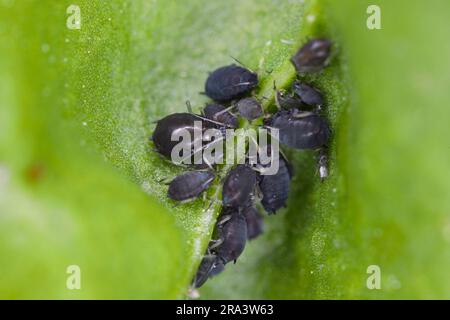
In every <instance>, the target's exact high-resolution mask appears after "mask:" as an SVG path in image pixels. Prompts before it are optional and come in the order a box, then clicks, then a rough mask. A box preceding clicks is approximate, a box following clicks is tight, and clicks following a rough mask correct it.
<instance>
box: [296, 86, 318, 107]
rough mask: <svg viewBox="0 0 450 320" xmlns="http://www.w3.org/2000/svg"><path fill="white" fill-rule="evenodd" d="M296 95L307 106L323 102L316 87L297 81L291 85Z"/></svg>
mask: <svg viewBox="0 0 450 320" xmlns="http://www.w3.org/2000/svg"><path fill="white" fill-rule="evenodd" d="M292 89H293V91H294V93H295V94H296V95H297V97H298V98H299V99H300V100H301V101H302V102H303V103H304V104H306V105H308V106H322V105H323V103H324V100H323V96H322V94H321V93H320V92H319V90H317V89H316V88H314V87H312V86H310V85H308V84H306V83H300V82H298V81H296V82H294V85H293V86H292Z"/></svg>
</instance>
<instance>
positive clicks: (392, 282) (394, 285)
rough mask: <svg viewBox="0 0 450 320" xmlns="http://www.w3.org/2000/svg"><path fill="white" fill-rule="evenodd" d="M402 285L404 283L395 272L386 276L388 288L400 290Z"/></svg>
mask: <svg viewBox="0 0 450 320" xmlns="http://www.w3.org/2000/svg"><path fill="white" fill-rule="evenodd" d="M401 287H402V283H401V282H400V280H399V279H398V278H397V276H395V275H394V274H390V275H388V276H387V278H386V289H388V290H399V289H401Z"/></svg>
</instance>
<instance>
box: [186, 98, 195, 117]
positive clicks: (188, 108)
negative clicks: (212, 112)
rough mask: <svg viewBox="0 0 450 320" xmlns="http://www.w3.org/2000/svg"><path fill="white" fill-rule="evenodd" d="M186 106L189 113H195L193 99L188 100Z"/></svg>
mask: <svg viewBox="0 0 450 320" xmlns="http://www.w3.org/2000/svg"><path fill="white" fill-rule="evenodd" d="M186 108H187V110H188V112H189V113H191V114H194V112H192V106H191V101H189V100H186Z"/></svg>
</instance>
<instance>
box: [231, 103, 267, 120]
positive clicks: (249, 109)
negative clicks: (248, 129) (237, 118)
mask: <svg viewBox="0 0 450 320" xmlns="http://www.w3.org/2000/svg"><path fill="white" fill-rule="evenodd" d="M236 106H237V108H238V111H239V114H240V115H241V116H242V117H243V118H245V119H247V120H249V121H253V120H255V119H258V118H259V117H261V116H262V115H263V112H262V108H261V104H260V103H259V102H258V100H256V99H255V98H244V99H241V100H239V101H238V103H237V104H236Z"/></svg>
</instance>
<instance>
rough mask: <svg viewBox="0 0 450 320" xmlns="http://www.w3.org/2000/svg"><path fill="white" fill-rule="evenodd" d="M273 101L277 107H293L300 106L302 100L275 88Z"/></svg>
mask: <svg viewBox="0 0 450 320" xmlns="http://www.w3.org/2000/svg"><path fill="white" fill-rule="evenodd" d="M275 103H276V105H277V107H278V109H293V108H300V107H301V106H302V102H301V100H300V99H299V98H298V97H297V96H294V95H292V94H289V93H287V92H286V91H284V90H277V92H276V93H275Z"/></svg>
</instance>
